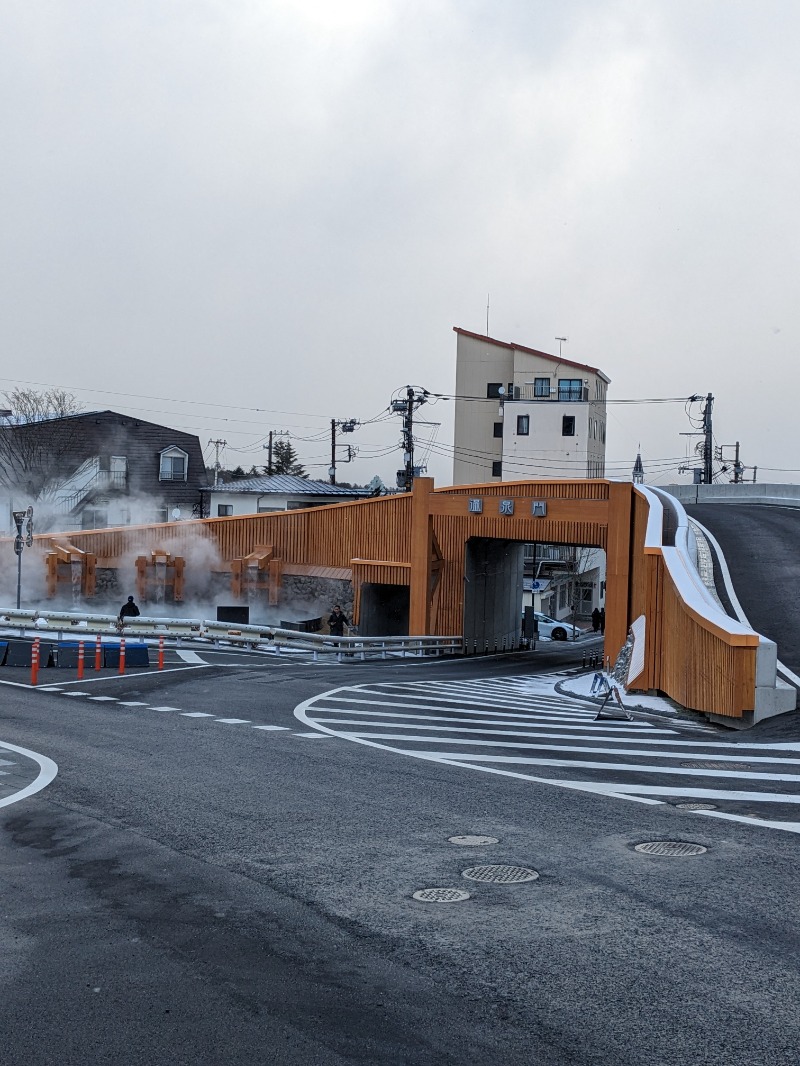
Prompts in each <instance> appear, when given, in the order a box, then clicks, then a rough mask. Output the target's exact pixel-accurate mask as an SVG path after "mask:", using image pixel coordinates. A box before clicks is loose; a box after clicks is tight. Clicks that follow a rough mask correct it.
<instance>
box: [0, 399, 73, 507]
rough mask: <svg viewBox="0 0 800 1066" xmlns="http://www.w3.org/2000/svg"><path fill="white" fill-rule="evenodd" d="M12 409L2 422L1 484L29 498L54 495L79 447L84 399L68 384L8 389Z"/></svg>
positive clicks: (0, 435)
mask: <svg viewBox="0 0 800 1066" xmlns="http://www.w3.org/2000/svg"><path fill="white" fill-rule="evenodd" d="M3 399H4V401H5V406H7V407H8V408H10V409H11V414H10V415H8V416H6V418H5V419H3V420H2V422H0V486H2V487H3V488H6V489H11V490H12V491H14V492H15V493H19V494H21V495H24V496H25V497H26V498H27V499H28V500H29V501H30V502H33V501H35V500H38V499H41V498H42V497H43V496H44V497H46V496H48V495H51V494H52V493H53V491H54V490H55V489H56V488H57V486H58V485H59V484H60V483H61V482H62V481H63V480H64V476H65V474H69V473H71V470H66V466H67V460H68V459H69V458H70V456H71V455H72V454H73V453H74V452H75V451H76V445H77V442H78V437H79V434H80V423H79V422H78V421H77V420H74V419H71V418H70V417H69V416H70V415H75V414H78V413H79V412H80V410H81V404H80V403H79V401H78V400H77V398H76V397H75V396H73V395H72V393H70V392H66V391H65V390H64V389H47V390H46V391H45V392H37V391H36V390H35V389H13V390H12V391H11V392H5V393H3Z"/></svg>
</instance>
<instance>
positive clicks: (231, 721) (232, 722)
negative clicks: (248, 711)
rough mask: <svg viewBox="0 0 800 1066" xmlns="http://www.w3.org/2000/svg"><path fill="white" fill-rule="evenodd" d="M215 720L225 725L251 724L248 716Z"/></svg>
mask: <svg viewBox="0 0 800 1066" xmlns="http://www.w3.org/2000/svg"><path fill="white" fill-rule="evenodd" d="M214 721H215V722H222V723H224V724H225V725H250V722H249V720H248V719H247V718H215V719H214Z"/></svg>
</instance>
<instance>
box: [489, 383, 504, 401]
mask: <svg viewBox="0 0 800 1066" xmlns="http://www.w3.org/2000/svg"><path fill="white" fill-rule="evenodd" d="M502 389H503V383H502V381H490V382H489V384H488V385H487V386H486V399H487V400H496V399H497V398H498V397H500V396H502V395H503V392H502Z"/></svg>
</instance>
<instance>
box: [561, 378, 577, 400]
mask: <svg viewBox="0 0 800 1066" xmlns="http://www.w3.org/2000/svg"><path fill="white" fill-rule="evenodd" d="M558 399H559V401H560V402H561V403H573V402H575V401H577V400H582V399H583V382H582V381H581V379H580V378H559V379H558Z"/></svg>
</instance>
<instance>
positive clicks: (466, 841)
mask: <svg viewBox="0 0 800 1066" xmlns="http://www.w3.org/2000/svg"><path fill="white" fill-rule="evenodd" d="M448 840H449V841H450V843H451V844H461V845H462V846H463V847H465V848H476V847H479V846H480V845H481V844H499V843H500V841H499V840H498V839H497V837H481V836H464V837H448Z"/></svg>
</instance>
